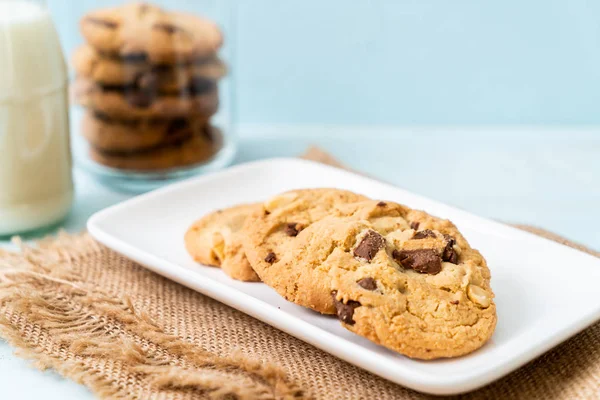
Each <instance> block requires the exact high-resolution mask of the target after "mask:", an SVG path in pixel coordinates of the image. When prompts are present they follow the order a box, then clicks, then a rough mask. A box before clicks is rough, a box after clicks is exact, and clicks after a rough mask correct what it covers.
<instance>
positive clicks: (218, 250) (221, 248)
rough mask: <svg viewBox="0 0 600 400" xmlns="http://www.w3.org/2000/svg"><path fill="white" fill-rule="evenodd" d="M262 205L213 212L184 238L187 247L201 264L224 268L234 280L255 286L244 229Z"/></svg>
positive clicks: (199, 221) (256, 279)
mask: <svg viewBox="0 0 600 400" xmlns="http://www.w3.org/2000/svg"><path fill="white" fill-rule="evenodd" d="M259 208H260V204H244V205H240V206H235V207H231V208H227V209H224V210H218V211H215V212H212V213H210V214H208V215H206V216H204V217H203V218H201V219H199V220H198V221H196V222H195V223H194V224H193V225H192V226H191V227H190V228H189V229H188V231H187V232H186V234H185V246H186V249H187V251H188V253H190V255H191V256H192V257H193V258H194V260H196V261H197V262H199V263H202V264H206V265H212V266H216V267H221V269H222V270H223V271H224V272H225V273H226V274H227V275H229V276H230V277H232V278H233V279H237V280H240V281H250V282H256V281H260V278H259V277H258V275H257V274H256V272H254V270H253V269H252V267H251V266H250V263H249V262H248V259H247V258H246V255H245V253H244V251H243V246H242V241H243V235H242V232H241V231H242V227H243V225H244V222H245V220H246V218H247V217H248V215H250V214H251V213H252V212H254V211H255V210H257V209H259Z"/></svg>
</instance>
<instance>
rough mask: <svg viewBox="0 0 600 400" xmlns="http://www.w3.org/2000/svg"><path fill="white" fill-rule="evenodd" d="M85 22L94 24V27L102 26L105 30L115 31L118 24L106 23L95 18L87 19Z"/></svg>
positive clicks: (113, 22)
mask: <svg viewBox="0 0 600 400" xmlns="http://www.w3.org/2000/svg"><path fill="white" fill-rule="evenodd" d="M86 21H88V22H91V23H92V24H95V25H102V26H104V27H105V28H110V29H116V28H117V27H118V26H119V24H118V23H116V22H115V21H107V20H105V19H102V18H97V17H87V18H86Z"/></svg>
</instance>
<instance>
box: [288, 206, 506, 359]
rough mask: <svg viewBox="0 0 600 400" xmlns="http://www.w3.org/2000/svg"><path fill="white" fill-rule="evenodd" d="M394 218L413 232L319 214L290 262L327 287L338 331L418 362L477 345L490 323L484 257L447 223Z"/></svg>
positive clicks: (423, 217) (414, 215)
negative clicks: (337, 319)
mask: <svg viewBox="0 0 600 400" xmlns="http://www.w3.org/2000/svg"><path fill="white" fill-rule="evenodd" d="M390 206H392V207H395V206H394V205H392V204H390ZM398 218H401V219H403V220H404V221H405V222H406V223H409V224H410V223H412V224H413V228H416V229H419V230H415V229H413V228H408V229H403V228H400V229H399V228H398V227H400V226H402V227H403V226H404V224H403V223H397V222H394V221H393V219H388V220H387V221H385V222H384V221H369V220H364V219H356V218H352V217H345V218H344V217H342V218H339V217H331V218H327V219H323V220H321V221H319V222H316V223H314V224H312V225H311V226H309V227H308V228H306V229H305V230H304V231H303V232H301V233H300V235H299V236H298V241H297V243H296V250H295V254H294V255H292V256H290V260H293V262H294V263H295V265H296V268H299V269H303V270H304V271H311V272H309V273H310V274H311V275H312V279H313V280H314V281H318V282H322V284H321V285H320V286H319V288H322V289H323V290H329V295H330V296H331V298H332V301H333V304H334V307H335V310H336V313H337V316H338V318H339V319H340V321H341V323H342V325H343V326H344V327H345V328H347V329H349V330H350V331H352V332H355V333H357V334H359V335H361V336H364V337H366V338H368V339H370V340H372V341H373V342H375V343H378V344H381V345H383V346H385V347H388V348H390V349H392V350H394V351H397V352H400V353H402V354H405V355H407V356H409V357H414V358H420V359H434V358H440V357H456V356H460V355H463V354H467V353H469V352H471V351H474V350H475V349H477V348H479V347H481V346H482V345H483V344H484V343H485V342H486V341H487V340H488V339H489V338H490V337H491V335H492V333H493V331H494V328H495V325H496V307H495V305H494V302H493V297H494V295H493V293H492V290H491V287H490V271H489V269H488V267H487V265H486V262H485V260H484V258H483V257H482V256H481V255H480V254H479V252H478V251H477V250H474V249H472V248H471V247H470V246H469V244H468V243H467V241H466V240H465V239H464V238H463V236H462V235H461V234H460V232H458V230H457V229H456V227H455V226H454V225H453V224H452V223H450V222H449V221H446V220H441V219H437V218H434V217H431V216H429V215H427V214H425V213H423V212H420V211H413V210H407V212H406V214H405V215H404V216H402V217H398ZM417 225H418V227H417Z"/></svg>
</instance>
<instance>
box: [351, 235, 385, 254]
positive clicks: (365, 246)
mask: <svg viewBox="0 0 600 400" xmlns="http://www.w3.org/2000/svg"><path fill="white" fill-rule="evenodd" d="M384 246H385V239H384V238H383V236H381V235H380V234H379V233H377V232H375V231H373V230H370V231H368V232H367V234H366V235H365V237H363V239H362V241H361V242H360V243H359V244H358V246H356V248H355V249H354V256H356V257H360V258H364V259H365V260H367V261H371V260H372V259H373V257H375V254H377V252H378V251H379V250H380V249H382V248H383V247H384Z"/></svg>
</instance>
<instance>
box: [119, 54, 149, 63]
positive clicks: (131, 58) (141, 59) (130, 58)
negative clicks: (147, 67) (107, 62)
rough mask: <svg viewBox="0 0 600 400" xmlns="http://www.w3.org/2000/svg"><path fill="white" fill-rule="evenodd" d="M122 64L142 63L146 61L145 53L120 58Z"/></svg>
mask: <svg viewBox="0 0 600 400" xmlns="http://www.w3.org/2000/svg"><path fill="white" fill-rule="evenodd" d="M120 58H121V60H123V61H124V62H132V63H133V62H144V61H147V60H148V54H146V53H127V54H123V55H121V56H120Z"/></svg>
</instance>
